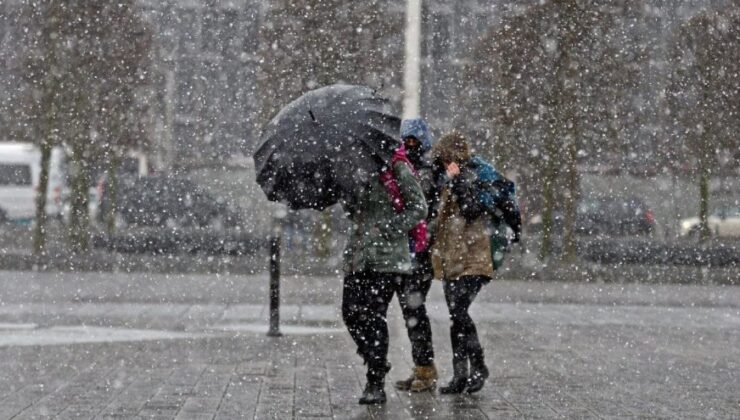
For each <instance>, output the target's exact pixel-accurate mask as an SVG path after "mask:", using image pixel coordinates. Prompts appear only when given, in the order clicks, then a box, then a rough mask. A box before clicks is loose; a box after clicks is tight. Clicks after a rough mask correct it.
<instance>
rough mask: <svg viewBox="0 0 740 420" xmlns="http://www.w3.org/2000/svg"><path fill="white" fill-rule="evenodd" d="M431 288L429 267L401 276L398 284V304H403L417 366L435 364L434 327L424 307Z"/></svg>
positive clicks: (412, 355) (413, 356)
mask: <svg viewBox="0 0 740 420" xmlns="http://www.w3.org/2000/svg"><path fill="white" fill-rule="evenodd" d="M431 286H432V275H431V273H430V272H429V270H428V269H427V267H420V268H419V269H417V270H414V272H413V273H412V274H408V275H404V276H401V277H400V279H399V280H398V281H397V282H396V293H397V294H398V302H399V303H400V304H401V310H402V311H403V319H404V320H405V321H406V330H407V332H408V334H409V341H410V342H411V357H412V358H413V359H414V364H415V365H417V366H426V365H430V364H432V363H433V362H434V348H433V347H432V326H431V324H430V322H429V316H428V315H427V308H426V306H425V305H424V302H426V299H427V293H429V288H430V287H431Z"/></svg>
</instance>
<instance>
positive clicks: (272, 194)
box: [254, 85, 401, 210]
mask: <svg viewBox="0 0 740 420" xmlns="http://www.w3.org/2000/svg"><path fill="white" fill-rule="evenodd" d="M400 122H401V120H400V119H399V118H398V117H397V116H396V115H395V114H394V113H393V112H392V111H391V105H390V103H389V101H388V100H387V99H385V98H382V97H380V96H377V95H376V94H375V91H374V90H373V89H370V88H368V87H364V86H351V85H332V86H327V87H323V88H319V89H316V90H312V91H310V92H308V93H305V94H304V95H303V96H301V97H300V98H298V99H296V100H295V101H293V102H291V103H290V104H289V105H288V106H286V107H285V108H283V109H282V110H280V112H279V113H278V114H277V115H276V116H275V117H274V118H273V119H272V121H270V123H269V124H267V126H266V127H265V129H264V132H263V133H262V137H261V142H262V144H261V145H260V147H259V149H257V152H255V154H254V162H255V169H256V171H257V183H259V185H260V186H261V187H262V190H263V191H264V192H265V194H267V198H268V199H270V200H272V201H281V202H284V203H286V204H288V205H289V206H290V207H291V208H293V209H304V208H313V209H319V210H320V209H324V208H326V207H328V206H330V205H332V204H335V203H337V202H338V201H340V200H343V201H346V202H349V203H350V204H351V203H352V202H354V200H355V199H356V198H357V195H358V194H359V192H360V191H361V190H362V189H363V188H364V187H365V186H366V185H367V182H368V181H369V180H370V179H371V177H373V176H375V175H376V174H377V173H378V170H379V169H380V167H381V166H382V165H383V164H384V163H386V162H389V161H390V157H391V155H392V154H393V151H394V150H395V149H396V148H397V147H398V146H399V145H400V142H399V140H398V131H399V126H400Z"/></svg>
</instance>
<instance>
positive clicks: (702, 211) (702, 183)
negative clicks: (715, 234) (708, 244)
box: [699, 131, 712, 242]
mask: <svg viewBox="0 0 740 420" xmlns="http://www.w3.org/2000/svg"><path fill="white" fill-rule="evenodd" d="M701 141H702V150H701V156H699V238H700V240H701V241H702V242H704V241H706V240H708V239H709V237H710V236H711V234H712V232H711V231H710V230H709V223H708V218H709V175H710V174H709V161H710V160H709V155H708V154H709V153H711V150H710V149H711V144H709V138H708V134H707V132H706V131H705V132H704V133H702V139H701Z"/></svg>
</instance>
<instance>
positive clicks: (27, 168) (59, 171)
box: [0, 142, 66, 222]
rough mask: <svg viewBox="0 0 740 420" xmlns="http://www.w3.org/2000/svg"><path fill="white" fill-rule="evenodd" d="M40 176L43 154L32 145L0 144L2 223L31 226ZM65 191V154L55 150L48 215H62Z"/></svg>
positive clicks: (47, 196) (49, 190)
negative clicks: (28, 223) (25, 223)
mask: <svg viewBox="0 0 740 420" xmlns="http://www.w3.org/2000/svg"><path fill="white" fill-rule="evenodd" d="M40 175H41V151H40V150H39V148H38V147H37V146H36V145H34V144H31V143H19V142H0V221H2V220H11V221H19V222H30V221H32V220H33V219H34V217H35V215H36V192H37V191H38V187H39V178H40ZM65 189H66V161H65V158H64V150H63V149H62V148H61V147H54V148H53V149H52V151H51V159H50V162H49V187H48V189H47V192H46V193H47V195H46V214H47V215H49V216H50V217H56V216H59V215H60V214H61V211H62V204H63V203H62V196H63V194H64V193H65Z"/></svg>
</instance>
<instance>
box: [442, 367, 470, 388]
mask: <svg viewBox="0 0 740 420" xmlns="http://www.w3.org/2000/svg"><path fill="white" fill-rule="evenodd" d="M452 372H453V376H452V379H451V380H450V382H449V383H448V384H447V385H446V386H443V387H442V388H440V389H439V392H440V393H441V394H459V393H461V392H463V391H464V390H465V387H466V386H467V384H468V361H467V360H457V361H453V362H452Z"/></svg>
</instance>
